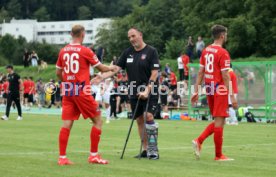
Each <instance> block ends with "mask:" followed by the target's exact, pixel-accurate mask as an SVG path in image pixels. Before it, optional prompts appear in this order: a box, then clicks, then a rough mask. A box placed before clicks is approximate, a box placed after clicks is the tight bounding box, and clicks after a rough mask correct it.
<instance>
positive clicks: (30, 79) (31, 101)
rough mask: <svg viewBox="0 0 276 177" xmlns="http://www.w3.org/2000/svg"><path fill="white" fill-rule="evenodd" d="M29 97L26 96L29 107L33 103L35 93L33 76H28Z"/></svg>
mask: <svg viewBox="0 0 276 177" xmlns="http://www.w3.org/2000/svg"><path fill="white" fill-rule="evenodd" d="M29 87H30V88H29V97H28V103H29V106H30V107H29V108H31V107H32V106H33V103H34V94H35V83H34V81H33V77H29Z"/></svg>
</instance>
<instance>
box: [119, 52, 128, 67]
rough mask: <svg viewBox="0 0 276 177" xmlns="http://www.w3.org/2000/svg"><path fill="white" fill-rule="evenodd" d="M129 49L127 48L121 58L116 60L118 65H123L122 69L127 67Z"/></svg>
mask: <svg viewBox="0 0 276 177" xmlns="http://www.w3.org/2000/svg"><path fill="white" fill-rule="evenodd" d="M127 51H128V50H125V51H124V52H123V53H122V54H121V56H120V58H119V60H118V61H117V62H116V65H117V66H119V67H121V68H122V69H125V68H126V60H127V53H128V52H127Z"/></svg>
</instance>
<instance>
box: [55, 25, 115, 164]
mask: <svg viewBox="0 0 276 177" xmlns="http://www.w3.org/2000/svg"><path fill="white" fill-rule="evenodd" d="M71 36H72V43H71V44H68V45H66V46H65V47H64V48H62V49H61V50H60V52H59V56H58V60H57V63H56V68H57V69H56V74H57V76H58V78H59V79H60V80H61V81H62V95H63V99H62V121H63V125H62V127H61V130H60V133H59V155H60V156H59V160H58V164H59V165H71V164H73V163H72V162H71V161H70V160H69V159H68V158H67V157H66V147H67V144H68V139H69V135H70V130H71V128H72V126H73V123H74V121H75V120H78V119H79V116H80V114H82V116H83V118H84V119H87V118H90V119H91V120H92V122H93V126H92V128H91V133H90V140H91V146H90V156H89V158H88V162H89V163H97V164H108V161H107V160H104V159H102V158H101V156H100V155H99V154H98V144H99V141H100V136H101V132H102V130H101V129H102V119H101V112H100V109H99V107H98V104H97V102H96V101H95V100H94V98H93V97H92V95H91V85H90V76H89V67H90V65H92V66H93V67H95V68H97V69H98V70H99V71H100V72H109V71H113V70H114V69H115V67H114V66H106V65H103V64H101V62H100V61H99V60H98V58H97V56H96V55H95V54H94V52H93V51H91V50H90V49H89V48H87V47H85V46H82V42H83V40H84V36H85V29H84V27H83V26H82V25H74V26H73V27H72V30H71Z"/></svg>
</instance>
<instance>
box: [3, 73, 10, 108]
mask: <svg viewBox="0 0 276 177" xmlns="http://www.w3.org/2000/svg"><path fill="white" fill-rule="evenodd" d="M2 80H3V98H4V104H5V105H6V104H7V98H8V92H9V82H8V81H7V77H6V76H4V77H3V79H2Z"/></svg>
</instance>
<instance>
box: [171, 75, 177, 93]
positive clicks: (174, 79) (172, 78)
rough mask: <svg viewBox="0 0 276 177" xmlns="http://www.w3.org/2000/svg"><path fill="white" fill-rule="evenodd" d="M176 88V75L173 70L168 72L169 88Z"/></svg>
mask: <svg viewBox="0 0 276 177" xmlns="http://www.w3.org/2000/svg"><path fill="white" fill-rule="evenodd" d="M176 88H177V77H176V75H175V74H174V72H172V71H171V72H170V89H171V90H172V91H174V90H175V89H176Z"/></svg>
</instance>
